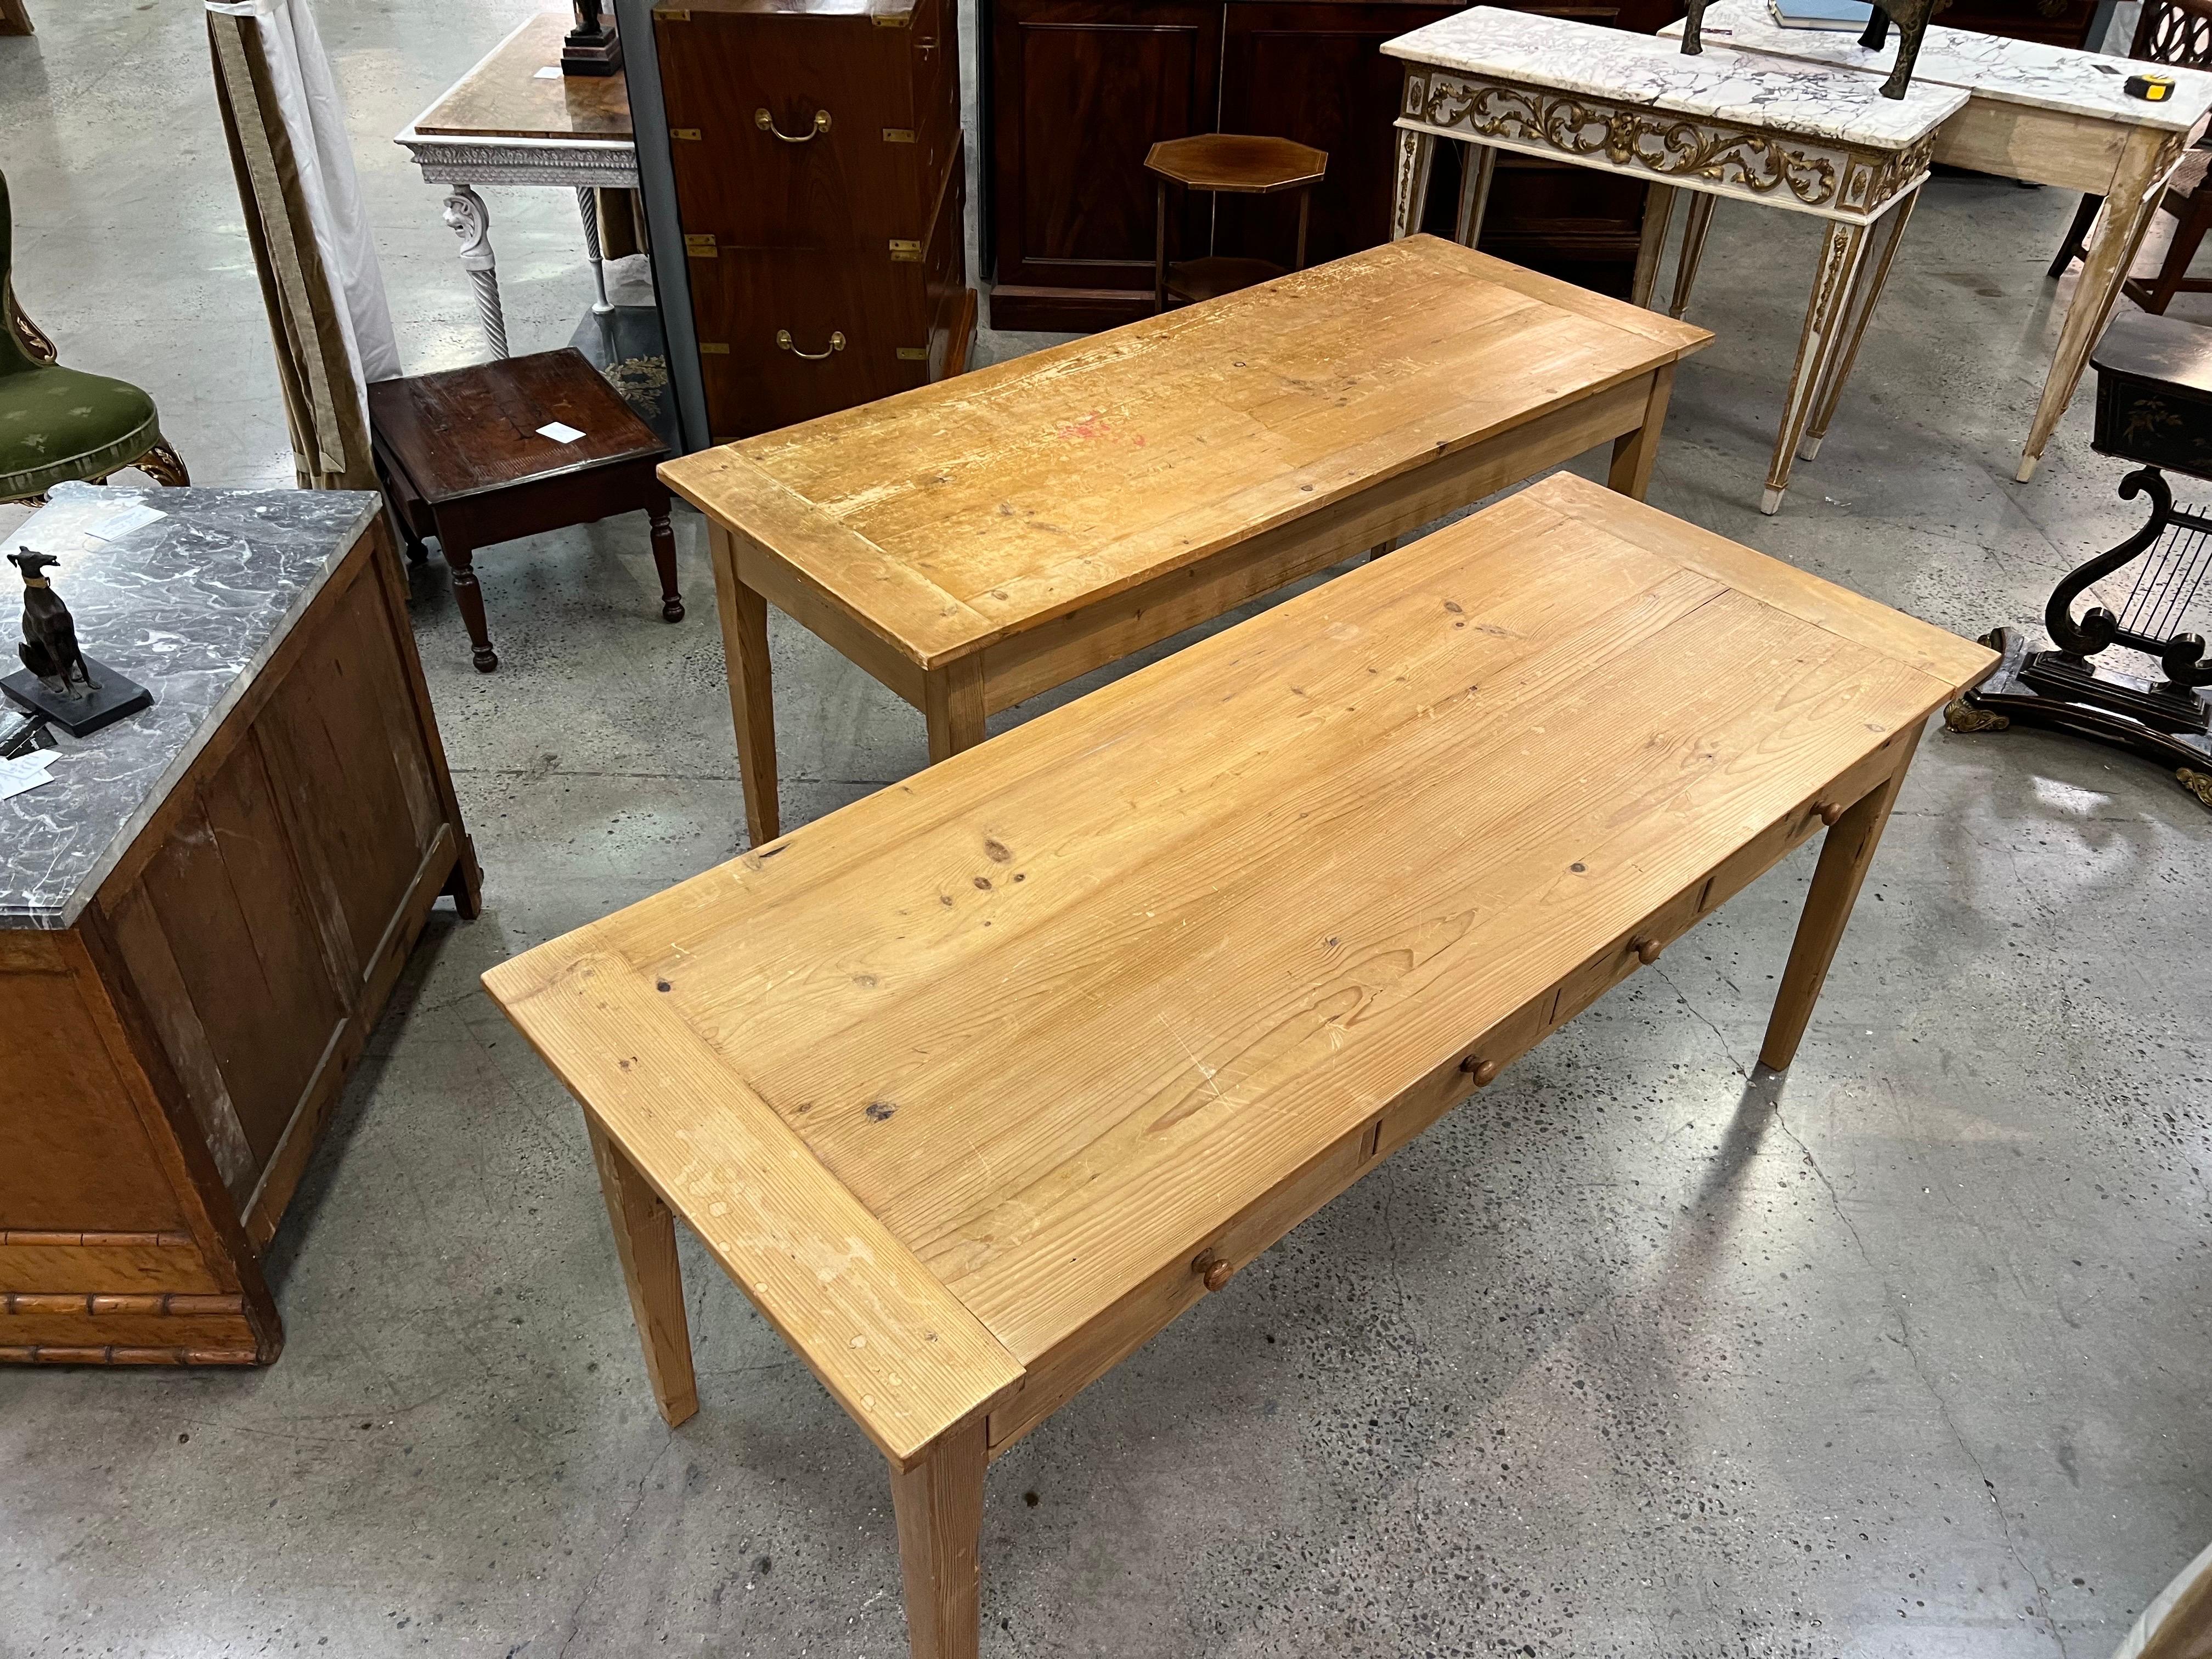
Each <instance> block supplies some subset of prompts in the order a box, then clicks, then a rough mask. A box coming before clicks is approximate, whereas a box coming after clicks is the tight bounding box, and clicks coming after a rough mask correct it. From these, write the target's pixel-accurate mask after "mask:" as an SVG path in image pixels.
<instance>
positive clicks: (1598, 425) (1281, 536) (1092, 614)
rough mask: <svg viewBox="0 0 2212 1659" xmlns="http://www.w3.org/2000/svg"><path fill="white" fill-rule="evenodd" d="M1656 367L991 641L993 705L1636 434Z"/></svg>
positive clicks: (1004, 704)
mask: <svg viewBox="0 0 2212 1659" xmlns="http://www.w3.org/2000/svg"><path fill="white" fill-rule="evenodd" d="M1656 372H1657V371H1656V370H1650V371H1647V372H1645V373H1644V374H1638V375H1637V376H1635V377H1634V378H1633V379H1632V380H1625V381H1623V382H1621V383H1620V385H1618V386H1608V387H1607V388H1606V389H1605V390H1604V391H1602V392H1595V393H1594V394H1592V395H1591V396H1589V397H1587V398H1583V399H1581V400H1580V401H1579V402H1577V403H1573V404H1568V405H1567V406H1566V407H1565V408H1564V409H1556V410H1552V411H1551V412H1550V413H1549V414H1547V415H1542V416H1538V417H1537V418H1536V419H1534V420H1533V421H1529V422H1525V423H1524V424H1522V425H1520V426H1516V427H1514V428H1511V429H1510V430H1509V431H1505V432H1501V433H1499V434H1498V435H1496V436H1494V437H1491V438H1486V439H1485V440H1483V441H1480V442H1479V443H1474V444H1470V445H1468V447H1466V448H1464V449H1461V450H1457V451H1455V452H1454V453H1450V454H1449V455H1444V456H1441V457H1439V458H1437V459H1435V460H1432V461H1428V462H1425V463H1423V464H1422V465H1419V466H1417V467H1414V468H1413V469H1412V470H1410V471H1405V472H1401V473H1399V474H1397V475H1396V476H1395V477H1389V478H1383V479H1381V480H1378V481H1377V482H1376V483H1372V484H1370V485H1369V486H1368V487H1367V488H1365V489H1362V490H1360V491H1358V493H1357V494H1356V495H1350V496H1347V497H1346V498H1345V499H1343V500H1341V501H1335V502H1333V503H1331V504H1330V505H1329V506H1328V507H1322V509H1320V510H1319V511H1318V512H1315V513H1308V514H1307V515H1305V516H1304V517H1303V518H1300V519H1297V520H1292V521H1291V523H1289V524H1285V525H1279V526H1276V527H1275V528H1273V529H1272V530H1267V531H1263V532H1261V533H1260V534H1258V535H1256V536H1254V537H1251V538H1249V539H1247V540H1244V541H1242V542H1239V543H1237V544H1235V545H1234V546H1231V547H1228V548H1225V549H1223V550H1221V551H1219V552H1218V553H1213V554H1211V555H1209V556H1206V557H1205V558H1203V559H1200V560H1199V561H1198V562H1195V563H1193V564H1188V565H1185V566H1183V567H1182V568H1180V569H1176V570H1171V571H1169V572H1168V573H1167V574H1164V575H1161V576H1155V577H1153V578H1152V580H1148V581H1145V582H1141V583H1139V584H1138V585H1137V586H1134V587H1131V588H1127V589H1125V590H1123V591H1122V592H1119V593H1115V594H1112V595H1110V596H1109V597H1107V598H1105V599H1097V600H1095V601H1093V602H1091V604H1088V605H1084V606H1083V607H1082V608H1081V609H1079V610H1076V611H1066V612H1064V613H1062V614H1061V615H1060V616H1057V617H1053V618H1051V619H1050V620H1048V621H1047V622H1044V623H1039V624H1038V625H1036V626H1035V627H1032V628H1030V629H1024V631H1023V632H1021V633H1019V634H1016V635H1011V636H1010V637H1008V638H1006V639H1002V640H1000V641H997V642H996V643H995V644H993V645H990V646H987V647H985V648H984V652H983V706H984V708H985V709H986V710H987V711H988V712H990V713H994V714H995V713H996V712H997V711H998V710H1000V709H1001V708H1012V706H1013V705H1014V704H1016V703H1018V702H1023V701H1024V700H1025V699H1027V698H1030V697H1033V696H1036V695H1037V694H1038V693H1039V692H1041V691H1048V690H1051V689H1052V688H1053V687H1054V686H1057V685H1064V684H1066V683H1067V682H1068V681H1069V680H1072V679H1073V678H1075V677H1076V676H1077V675H1079V674H1086V673H1089V672H1090V671H1091V670H1092V669H1094V668H1099V667H1103V665H1106V664H1108V663H1110V662H1117V661H1119V660H1120V659H1122V658H1123V657H1126V656H1127V655H1128V654H1129V653H1131V652H1133V651H1139V650H1142V649H1143V648H1144V647H1146V646H1148V645H1152V644H1153V643H1155V642H1157V641H1160V640H1164V639H1166V638H1168V637H1170V635H1175V634H1179V633H1181V632H1182V630H1183V629H1186V628H1190V627H1193V626H1194V625H1196V624H1197V623H1202V622H1207V621H1210V620H1212V618H1214V617H1220V616H1225V615H1226V614H1227V613H1228V612H1229V611H1233V610H1234V609H1236V608H1237V606H1238V605H1243V604H1244V603H1245V602H1246V601H1247V600H1249V599H1257V598H1259V597H1260V596H1261V594H1264V593H1271V592H1274V590H1275V589H1277V588H1279V587H1280V586H1283V585H1284V584H1285V582H1291V581H1296V580H1297V579H1298V578H1299V577H1301V576H1305V575H1309V574H1312V573H1313V572H1314V571H1316V570H1323V569H1326V568H1328V567H1329V566H1330V565H1333V564H1335V563H1338V562H1340V561H1342V560H1344V559H1347V558H1351V557H1352V556H1356V555H1358V554H1360V553H1364V552H1365V551H1366V550H1368V549H1369V548H1371V547H1373V546H1375V545H1376V544H1378V543H1381V542H1383V541H1387V540H1389V539H1390V538H1393V537H1396V536H1403V535H1407V534H1409V533H1411V532H1413V531H1416V530H1419V528H1420V527H1421V526H1423V525H1426V524H1431V523H1434V522H1435V521H1436V520H1437V519H1440V518H1442V517H1443V515H1444V514H1445V513H1449V512H1451V511H1452V510H1453V509H1455V508H1456V507H1467V506H1469V505H1471V504H1472V503H1474V502H1475V501H1480V500H1481V499H1482V498H1483V497H1484V496H1486V495H1492V494H1494V493H1495V492H1496V491H1498V490H1500V489H1504V488H1505V487H1506V486H1507V485H1509V484H1513V483H1519V482H1520V481H1521V480H1522V479H1524V478H1529V477H1534V476H1535V475H1536V474H1538V473H1540V472H1542V471H1547V469H1549V468H1551V467H1554V466H1558V465H1561V464H1562V463H1564V462H1566V461H1570V460H1572V459H1574V458H1575V457H1576V456H1577V455H1580V454H1582V453H1584V452H1585V451H1587V450H1589V449H1593V448H1595V447H1596V446H1598V445H1599V444H1601V443H1604V442H1606V441H1607V440H1609V439H1613V438H1617V437H1620V435H1622V434H1623V433H1627V432H1634V431H1636V430H1637V429H1638V428H1640V427H1641V426H1642V425H1643V424H1644V412H1645V410H1646V409H1647V408H1648V407H1649V405H1650V398H1651V382H1652V377H1653V375H1654V374H1656ZM825 637H827V636H825ZM878 678H881V676H878ZM885 684H890V682H889V681H886V682H885ZM891 689H892V690H898V688H897V687H896V685H894V686H892V688H891Z"/></svg>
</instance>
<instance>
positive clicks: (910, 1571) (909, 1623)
mask: <svg viewBox="0 0 2212 1659" xmlns="http://www.w3.org/2000/svg"><path fill="white" fill-rule="evenodd" d="M988 1421H989V1419H987V1418H981V1417H978V1418H977V1419H975V1421H974V1422H972V1423H969V1424H968V1425H965V1426H964V1427H962V1428H957V1429H955V1430H953V1431H951V1433H949V1434H947V1435H946V1436H945V1437H944V1438H943V1439H941V1440H939V1442H938V1443H936V1444H935V1445H934V1446H933V1447H931V1448H930V1449H929V1453H928V1455H927V1457H925V1458H924V1459H923V1461H922V1462H920V1463H917V1464H916V1465H915V1467H914V1468H910V1469H902V1468H897V1467H896V1465H894V1466H893V1467H892V1469H891V1507H892V1508H893V1510H896V1513H897V1516H898V1540H899V1571H900V1576H901V1577H902V1578H903V1579H904V1581H905V1584H906V1631H907V1644H908V1648H909V1649H910V1650H911V1651H912V1654H913V1659H975V1655H976V1644H977V1641H978V1639H979V1635H980V1625H981V1607H982V1569H981V1564H980V1562H979V1560H978V1557H979V1556H980V1554H981V1546H982V1541H983V1470H984V1467H985V1465H986V1464H987V1462H989V1453H988V1449H987V1443H986V1440H985V1428H986V1425H987V1423H988Z"/></svg>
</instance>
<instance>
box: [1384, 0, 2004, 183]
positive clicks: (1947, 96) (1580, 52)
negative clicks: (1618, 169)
mask: <svg viewBox="0 0 2212 1659" xmlns="http://www.w3.org/2000/svg"><path fill="white" fill-rule="evenodd" d="M1761 3H1763V0H1761ZM1706 15H1707V18H1708V19H1709V20H1711V19H1712V18H1715V17H1717V16H1718V15H1719V13H1718V10H1717V9H1716V10H1714V11H1711V12H1708V13H1707V14H1706ZM1707 27H1708V29H1709V30H1710V28H1711V22H1710V21H1709V22H1708V25H1707ZM1383 51H1384V52H1387V53H1389V55H1390V56H1391V57H1394V58H1407V59H1410V60H1411V61H1413V62H1414V63H1419V64H1436V65H1437V66H1439V67H1442V68H1444V69H1454V70H1463V71H1465V72H1467V73H1469V74H1474V75H1488V76H1497V77H1498V78H1499V79H1501V80H1507V81H1516V82H1522V83H1524V84H1528V85H1532V86H1539V87H1549V88H1558V89H1559V90H1562V91H1567V92H1578V93H1583V94H1589V95H1590V96H1593V97H1598V98H1605V99H1609V100H1613V101H1615V102H1620V103H1628V104H1638V105H1644V106H1649V107H1650V108H1652V109H1656V110H1663V111H1666V112H1669V113H1672V114H1677V115H1690V116H1699V117H1703V118H1706V119H1710V120H1716V121H1726V122H1733V123H1736V124H1740V125H1744V126H1747V127H1755V128H1763V129H1766V130H1769V131H1779V132H1788V133H1795V134H1798V135H1801V136H1803V137H1815V138H1826V139H1832V140H1834V141H1836V142H1838V143H1856V144H1863V145H1868V146H1870V147H1872V148H1874V149H1904V148H1905V146H1907V145H1909V144H1911V143H1914V142H1915V141H1916V140H1918V139H1920V138H1923V137H1926V136H1927V135H1928V134H1929V133H1931V132H1933V131H1936V128H1938V127H1940V126H1942V125H1943V123H1944V122H1945V121H1946V120H1948V118H1950V117H1951V116H1952V115H1953V114H1954V113H1956V112H1958V111H1959V110H1960V109H1961V108H1963V107H1964V106H1965V105H1966V94H1964V93H1963V92H1960V91H1959V90H1958V89H1957V88H1952V87H1944V86H1932V85H1923V84H1922V83H1920V82H1915V83H1914V84H1913V86H1912V88H1911V90H1910V91H1909V92H1907V93H1906V94H1905V97H1904V98H1902V99H1891V98H1884V97H1882V96H1881V90H1880V88H1879V86H1878V85H1877V84H1876V83H1875V82H1873V81H1870V80H1869V79H1868V78H1867V77H1866V76H1863V75H1861V74H1857V73H1855V72H1847V71H1843V70H1836V69H1832V68H1830V67H1828V66H1827V65H1826V64H1795V63H1789V64H1785V63H1782V62H1779V61H1778V60H1777V59H1775V58H1769V57H1759V56H1755V55H1753V54H1751V53H1747V52H1737V51H1734V50H1732V49H1730V48H1729V47H1728V46H1716V45H1715V44H1713V43H1712V41H1711V37H1710V34H1709V35H1708V39H1707V44H1706V46H1705V51H1704V52H1702V53H1700V54H1699V56H1697V57H1695V58H1686V57H1684V56H1683V55H1682V51H1681V48H1680V46H1679V45H1677V44H1675V43H1674V42H1673V41H1669V40H1660V39H1657V38H1656V37H1654V36H1651V35H1648V34H1632V33H1628V32H1626V30H1622V29H1613V28H1604V27H1600V26H1599V25H1597V24H1595V23H1580V22H1577V21H1573V20H1572V19H1571V18H1564V17H1547V16H1544V15H1541V14H1538V13H1534V12H1521V11H1502V10H1500V9H1498V8H1496V7H1494V6H1475V7H1472V8H1470V9H1468V10H1466V11H1463V12H1460V13H1458V14H1456V15H1453V16H1450V17H1447V18H1444V19H1443V20H1442V21H1438V22H1435V23H1431V24H1429V25H1428V26H1427V27H1425V28H1418V29H1415V30H1414V31H1413V33H1410V34H1401V35H1400V36H1399V37H1398V38H1397V39H1396V40H1391V41H1388V42H1386V43H1385V44H1384V46H1383Z"/></svg>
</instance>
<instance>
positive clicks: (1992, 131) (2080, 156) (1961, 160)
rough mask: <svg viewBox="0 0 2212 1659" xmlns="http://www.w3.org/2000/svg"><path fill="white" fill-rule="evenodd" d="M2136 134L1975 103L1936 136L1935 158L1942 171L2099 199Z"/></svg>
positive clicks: (2093, 120)
mask: <svg viewBox="0 0 2212 1659" xmlns="http://www.w3.org/2000/svg"><path fill="white" fill-rule="evenodd" d="M2137 131H2141V129H2140V128H2137V127H2135V126H2131V125H2129V124H2127V123H2126V122H2124V121H2112V120H2106V119H2103V118H2100V117H2097V116H2091V115H2069V114H2068V113H2066V112H2063V111H2061V110H2051V109H2033V108H2030V107H2029V106H2027V105H2024V104H2001V103H1998V102H1996V100H1993V99H1986V98H1975V99H1971V100H1968V102H1967V104H1966V107H1965V108H1964V109H1962V110H1960V112H1958V113H1957V114H1956V115H1954V116H1953V117H1952V118H1950V119H1949V120H1948V121H1946V122H1945V123H1944V124H1943V127H1942V131H1940V132H1938V133H1937V134H1936V160H1937V161H1941V162H1943V163H1944V164H1945V165H1946V166H1948V167H1971V168H1972V169H1973V170H1974V171H1975V172H1977V173H1995V174H1996V176H1998V177H1999V178H2002V179H2021V180H2022V181H2024V182H2026V183H2027V184H2031V185H2056V186H2057V187H2059V188H2062V189H2065V190H2086V191H2090V192H2092V193H2093V194H2095V195H2100V196H2101V195H2103V194H2104V193H2105V191H2106V185H2110V184H2111V183H2112V174H2113V173H2114V172H2115V171H2116V170H2117V169H2118V167H2119V165H2120V157H2121V155H2122V154H2123V153H2124V152H2125V150H2126V149H2127V147H2128V140H2129V139H2130V137H2132V136H2133V135H2134V134H2135V133H2136V132H2137Z"/></svg>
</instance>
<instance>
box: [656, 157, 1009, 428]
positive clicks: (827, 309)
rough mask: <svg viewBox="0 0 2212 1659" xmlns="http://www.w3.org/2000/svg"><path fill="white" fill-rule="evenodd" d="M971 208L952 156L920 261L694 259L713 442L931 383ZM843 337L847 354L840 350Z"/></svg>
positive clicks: (955, 300) (824, 253)
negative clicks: (781, 339) (937, 336)
mask: <svg viewBox="0 0 2212 1659" xmlns="http://www.w3.org/2000/svg"><path fill="white" fill-rule="evenodd" d="M966 201H967V189H966V182H965V179H964V178H963V172H962V169H961V167H960V165H959V155H958V152H957V150H956V152H955V154H954V157H953V166H952V167H951V170H950V172H949V173H948V175H947V178H946V181H945V191H944V193H943V195H942V197H940V199H939V202H938V204H937V214H936V222H935V224H934V226H933V228H932V229H931V232H930V234H929V236H928V239H927V241H925V242H923V243H922V245H921V247H920V248H919V249H917V250H915V252H916V253H917V254H918V255H919V257H915V258H892V257H891V254H890V250H889V249H888V248H884V249H883V250H881V251H878V250H876V249H858V248H848V249H817V248H739V249H730V250H726V251H724V250H720V249H718V250H717V251H716V252H715V254H714V257H713V258H702V257H696V256H695V257H693V258H692V259H691V261H690V275H691V295H692V307H693V314H694V317H695V319H696V326H697V328H698V331H699V341H700V358H699V364H700V369H701V371H702V378H703V379H704V380H705V382H706V389H707V416H708V422H709V424H710V425H711V426H712V428H714V438H715V441H717V442H718V443H719V442H726V441H729V440H731V439H733V438H744V437H750V436H752V435H754V434H755V433H759V432H770V431H774V430H775V428H778V427H782V426H789V425H791V424H792V423H793V422H798V421H805V420H811V419H812V418H814V417H815V416H817V415H827V414H829V413H831V412H832V411H834V410H840V409H848V408H850V407H852V406H853V405H854V404H863V403H866V402H869V401H870V400H872V399H873V398H883V397H888V396H889V395H890V393H892V392H903V391H905V390H907V389H908V387H911V386H921V385H925V384H926V383H927V380H928V379H929V373H930V362H931V347H932V344H933V330H941V329H943V328H945V327H946V326H948V325H949V322H950V320H951V318H952V317H953V316H954V315H956V314H957V311H958V308H959V301H960V297H961V296H960V290H961V289H962V288H963V286H964V283H963V277H964V276H965V258H964V254H963V235H962V228H963V209H964V207H965V204H966ZM779 332H782V333H787V334H788V335H789V337H790V342H791V343H790V347H789V348H786V347H783V346H781V345H779V344H778V343H777V336H778V334H779ZM838 336H842V337H843V341H844V343H843V344H842V346H837V345H836V344H835V343H834V341H835V338H836V337H838ZM824 352H826V353H827V354H828V355H827V356H801V355H800V354H801V353H812V354H820V353H824ZM941 355H942V354H941V353H940V354H939V356H941Z"/></svg>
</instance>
